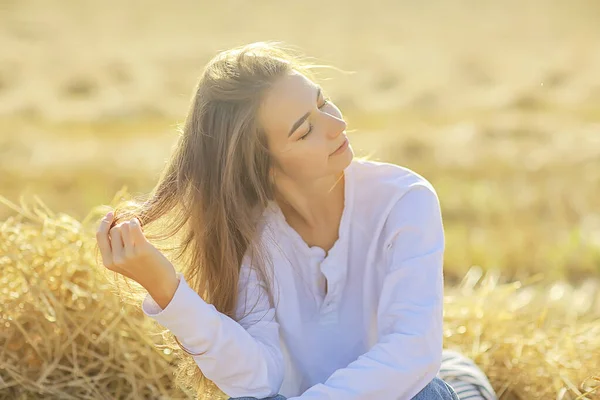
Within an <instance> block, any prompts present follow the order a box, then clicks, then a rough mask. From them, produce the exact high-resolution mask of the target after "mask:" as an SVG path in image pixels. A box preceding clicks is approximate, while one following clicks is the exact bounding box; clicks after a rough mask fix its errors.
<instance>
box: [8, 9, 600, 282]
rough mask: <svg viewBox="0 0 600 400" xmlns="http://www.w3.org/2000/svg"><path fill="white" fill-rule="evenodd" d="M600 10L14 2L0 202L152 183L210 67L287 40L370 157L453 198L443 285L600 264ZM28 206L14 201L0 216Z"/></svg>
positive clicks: (77, 201) (593, 269)
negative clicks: (310, 65) (321, 71)
mask: <svg viewBox="0 0 600 400" xmlns="http://www.w3.org/2000/svg"><path fill="white" fill-rule="evenodd" d="M599 18H600V2H598V1H593V0H573V1H569V2H565V1H558V0H528V1H525V2H522V1H515V0H505V1H502V2H493V1H484V0H479V1H475V0H473V1H463V0H456V1H452V2H448V1H436V0H431V1H427V2H424V1H419V2H417V1H398V0H395V1H377V2H373V1H348V0H346V1H326V2H323V1H319V2H317V1H312V0H305V1H302V2H280V1H241V0H240V1H230V0H226V1H219V2H217V1H214V2H208V1H199V0H196V1H191V0H189V1H184V0H172V1H169V2H166V1H156V0H152V1H151V0H146V1H127V2H122V1H114V0H104V1H90V0H79V1H76V2H75V1H58V0H44V1H41V0H39V1H33V0H18V1H17V0H0V195H2V196H4V197H6V198H7V199H9V200H10V201H12V202H15V203H17V202H18V201H19V198H20V196H29V197H31V196H32V195H37V196H39V197H40V198H41V199H42V200H43V202H44V203H46V204H47V205H48V206H49V207H50V209H52V210H54V211H57V212H64V213H68V214H70V215H73V216H75V217H76V218H79V219H81V218H83V217H84V216H85V215H86V214H87V213H88V212H89V210H90V209H91V208H92V207H94V206H97V205H100V204H108V203H109V202H110V201H111V199H112V198H113V196H114V195H115V193H116V192H117V191H118V190H119V189H120V188H122V187H123V186H127V188H128V189H129V191H130V192H132V193H134V194H140V193H147V192H149V191H150V190H151V189H152V187H153V186H154V184H155V183H156V181H157V179H158V175H159V173H160V171H161V168H162V167H163V165H164V162H165V161H166V159H167V157H168V155H169V153H170V151H171V146H172V145H173V144H174V143H175V141H176V137H177V132H176V127H177V125H178V124H180V123H181V122H182V121H183V119H184V117H185V114H186V112H187V108H188V104H189V101H190V97H191V95H192V93H193V88H194V85H195V83H196V81H197V79H198V77H199V75H200V73H201V71H202V69H203V67H204V65H205V63H206V62H207V61H208V60H209V59H210V58H211V57H212V56H214V55H215V54H216V53H217V52H218V51H220V50H224V49H228V48H230V47H233V46H239V45H242V44H246V43H249V42H253V41H260V40H280V41H283V42H286V43H288V44H290V45H293V46H297V47H298V48H300V49H301V50H302V51H303V52H304V53H305V54H306V55H307V56H309V57H311V58H313V59H314V61H315V62H318V63H321V64H328V65H333V66H336V67H339V68H341V69H343V70H345V71H352V72H353V73H352V74H342V73H336V72H334V71H327V72H326V77H325V79H323V81H321V82H320V83H321V85H322V86H323V87H324V88H325V90H326V92H327V93H326V94H327V95H328V96H330V97H331V98H332V99H333V101H334V102H336V103H337V105H338V106H339V107H340V108H341V110H342V112H343V113H344V114H345V117H346V118H347V121H348V124H349V127H348V129H349V137H350V140H351V143H352V146H353V148H354V151H355V153H356V155H358V156H361V155H366V154H371V155H372V157H371V158H372V159H374V160H378V161H385V162H392V163H396V164H399V165H403V166H406V167H408V168H411V169H413V170H415V171H416V172H418V173H420V174H421V175H424V176H425V177H426V178H427V179H428V180H430V181H431V182H432V183H433V184H434V186H435V187H436V189H437V190H438V194H439V195H440V200H441V204H442V209H443V214H444V221H445V229H446V234H447V252H446V266H445V270H446V279H447V281H448V282H449V283H451V284H452V283H453V282H456V281H458V280H460V279H461V277H462V276H463V275H464V274H465V272H466V271H467V270H468V269H469V268H470V267H471V266H473V265H478V266H481V267H482V268H483V269H484V270H488V269H491V268H498V269H501V271H502V274H503V275H504V276H505V277H506V279H508V280H513V279H526V278H527V277H530V276H532V275H535V274H537V273H540V274H542V276H543V277H544V279H549V280H555V279H566V280H568V281H570V282H573V283H579V282H580V281H582V280H587V279H591V278H594V277H598V276H599V274H600V250H599V249H600V24H599V23H598V20H599ZM13 213H14V211H13V210H11V209H10V208H9V207H5V206H4V205H2V204H0V218H1V219H2V220H4V219H5V218H7V217H8V216H9V215H12V214H13Z"/></svg>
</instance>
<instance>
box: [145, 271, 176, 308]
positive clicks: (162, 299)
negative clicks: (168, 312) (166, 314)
mask: <svg viewBox="0 0 600 400" xmlns="http://www.w3.org/2000/svg"><path fill="white" fill-rule="evenodd" d="M178 287H179V278H178V277H177V275H175V274H174V275H173V276H171V277H169V278H168V279H163V280H161V283H160V285H158V286H157V287H153V288H150V289H148V288H147V289H146V290H147V291H148V293H150V296H151V297H152V298H153V299H154V301H155V302H156V304H158V305H159V306H160V308H161V309H163V310H164V309H165V308H167V306H168V305H169V303H170V302H171V300H173V296H175V292H176V291H177V288H178Z"/></svg>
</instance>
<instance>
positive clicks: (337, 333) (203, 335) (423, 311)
mask: <svg viewBox="0 0 600 400" xmlns="http://www.w3.org/2000/svg"><path fill="white" fill-rule="evenodd" d="M344 179H345V189H344V190H345V201H344V210H343V213H342V219H341V222H340V227H339V238H338V240H337V241H336V242H335V244H334V246H333V247H332V248H331V249H330V250H329V252H327V253H326V252H325V251H324V250H323V249H321V248H319V247H316V246H313V247H309V246H308V245H307V244H306V243H305V242H304V240H303V239H302V237H301V236H300V235H299V234H298V233H297V232H296V231H295V230H293V229H292V228H291V227H290V226H289V225H288V224H287V222H286V220H285V217H284V216H283V214H282V213H281V210H280V209H279V207H278V206H277V204H276V203H275V202H272V203H271V204H270V205H269V207H268V208H267V209H266V210H265V212H264V214H263V216H264V219H263V225H262V226H263V228H262V230H261V232H262V233H261V238H262V239H261V240H264V241H265V243H266V244H267V246H268V249H269V254H270V256H271V257H272V259H273V265H274V271H273V273H274V277H275V280H274V281H273V282H272V288H273V293H274V296H275V306H274V307H273V308H270V307H269V305H268V300H267V298H266V296H265V293H264V291H263V289H259V286H258V285H257V279H256V274H255V272H254V271H253V270H251V269H250V266H249V265H248V263H246V262H243V263H242V266H241V274H240V285H239V286H240V289H239V290H240V293H241V294H242V295H241V296H240V302H239V304H238V312H241V311H244V308H243V304H244V302H245V300H247V299H248V302H247V304H249V307H252V306H253V305H254V304H256V302H258V303H257V305H256V306H254V308H253V311H252V313H250V314H249V315H248V316H247V317H245V318H244V319H242V320H240V321H239V323H238V322H235V321H234V320H233V319H231V318H229V317H227V316H225V315H224V314H222V313H219V312H218V311H217V310H216V309H215V308H214V306H212V305H211V304H207V303H206V302H205V301H204V300H203V299H202V298H201V297H200V296H199V295H198V294H197V293H196V292H195V291H194V290H192V289H191V288H190V287H189V286H188V285H187V282H186V280H185V279H184V277H183V275H182V274H181V273H178V276H179V279H180V283H179V287H178V288H177V291H176V292H175V295H174V297H173V299H172V300H171V302H170V303H169V304H168V305H167V306H166V308H165V309H164V310H161V308H160V307H159V306H158V305H157V304H156V302H154V300H153V299H152V297H150V295H147V296H146V298H145V299H144V301H143V303H142V309H143V311H144V313H145V314H146V315H148V316H149V317H152V318H154V319H155V320H156V321H158V322H159V323H160V324H161V325H162V326H164V327H165V328H167V329H169V330H170V331H171V332H172V333H173V334H174V335H175V336H176V337H177V338H178V339H179V340H180V342H181V344H182V345H183V346H184V347H186V348H187V349H188V350H190V351H192V352H194V353H199V352H205V353H204V354H203V355H199V356H194V360H195V361H196V363H197V364H198V366H199V367H200V369H201V370H202V372H203V373H204V374H205V375H206V376H207V377H208V378H209V379H210V380H212V381H213V382H215V384H216V385H217V386H218V387H219V388H220V389H221V390H222V391H223V392H224V393H225V394H227V395H228V396H230V397H241V396H252V397H256V398H259V399H260V398H264V397H268V396H273V395H275V394H278V393H279V394H282V395H284V396H285V397H287V398H288V399H289V400H291V399H303V400H372V399H381V400H388V399H389V400H404V399H406V400H408V399H411V398H412V397H414V396H415V395H416V394H417V393H419V392H420V391H421V390H422V389H423V388H424V387H425V386H426V385H427V383H429V382H430V381H431V380H432V379H433V378H434V377H435V376H436V374H437V373H438V371H439V368H440V365H441V357H442V341H443V332H442V321H443V291H444V284H443V283H444V279H443V271H442V265H443V253H444V246H445V241H444V230H443V225H442V218H441V212H440V205H439V200H438V197H437V194H436V192H435V190H434V188H433V187H432V186H431V184H430V183H429V182H428V181H427V180H426V179H425V178H423V177H422V176H420V175H418V174H417V173H415V172H413V171H411V170H409V169H407V168H404V167H400V166H397V165H394V164H388V163H382V162H376V161H368V160H359V159H354V160H353V161H352V162H351V164H350V165H349V166H348V167H347V168H346V169H345V178H344ZM325 283H327V293H325ZM237 315H243V314H237ZM256 321H260V322H258V323H256V324H252V323H253V322H256Z"/></svg>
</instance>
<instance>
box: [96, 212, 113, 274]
mask: <svg viewBox="0 0 600 400" xmlns="http://www.w3.org/2000/svg"><path fill="white" fill-rule="evenodd" d="M113 218H114V214H113V213H112V212H109V213H108V214H106V216H105V217H104V218H102V221H100V226H99V227H98V231H97V232H96V240H97V242H98V248H99V249H100V253H101V254H102V263H103V264H104V266H109V265H111V264H112V263H113V258H112V250H111V247H110V242H109V240H108V229H109V227H110V224H111V223H112V220H113Z"/></svg>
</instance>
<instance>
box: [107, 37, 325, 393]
mask: <svg viewBox="0 0 600 400" xmlns="http://www.w3.org/2000/svg"><path fill="white" fill-rule="evenodd" d="M305 59H306V58H305V57H301V56H300V55H298V54H296V52H295V51H294V50H292V48H291V47H289V46H284V45H282V44H281V42H256V43H251V44H248V45H245V46H240V47H236V48H233V49H230V50H226V51H222V52H220V53H218V54H217V55H216V56H215V57H214V58H213V59H211V60H210V61H209V63H208V64H207V65H206V67H205V69H204V71H203V73H202V75H201V77H200V79H199V82H198V84H197V86H196V88H195V93H194V95H193V97H192V100H191V105H190V108H189V111H188V114H187V117H186V119H185V123H184V125H183V129H181V131H180V136H179V139H178V142H177V144H176V146H175V148H174V151H173V152H172V155H171V157H170V160H169V161H168V162H167V164H166V166H165V168H164V171H163V173H162V174H161V176H160V179H159V182H158V183H157V185H156V187H155V188H154V189H153V191H152V192H151V194H150V195H149V196H148V198H147V200H144V201H142V200H140V199H138V200H135V201H127V202H122V203H121V204H119V205H118V206H117V207H115V219H114V221H113V224H112V226H114V225H116V224H118V223H119V222H121V221H124V220H128V219H131V218H133V217H134V216H136V217H138V218H139V220H140V222H141V224H142V226H143V228H144V233H145V234H146V237H147V238H148V240H150V241H151V242H152V241H153V240H166V239H172V238H174V237H176V236H178V235H181V236H180V240H179V241H178V242H177V245H176V247H175V249H176V250H177V252H176V254H175V255H174V257H173V259H172V261H173V263H174V264H175V265H178V264H177V263H178V262H179V264H180V268H178V269H179V270H180V271H181V272H182V273H183V274H184V276H185V278H186V280H187V282H188V283H189V285H190V287H192V288H193V289H194V290H196V291H197V292H198V294H200V295H201V297H202V298H203V299H204V300H205V301H206V302H208V303H210V304H212V305H214V307H215V308H216V309H217V310H218V311H220V312H221V313H223V314H225V315H227V316H229V317H231V318H232V319H235V320H239V319H240V318H241V316H238V315H235V309H236V303H237V301H238V299H237V297H238V296H237V294H238V287H237V285H238V278H239V273H240V265H241V262H242V258H243V257H244V254H245V253H246V252H249V253H250V254H252V267H253V269H255V270H256V272H257V275H258V276H259V278H260V280H261V282H263V286H264V288H265V289H266V292H267V295H268V297H269V302H270V304H271V305H272V304H273V294H272V293H271V290H270V289H269V288H270V285H269V284H268V281H267V279H268V274H267V265H268V263H269V259H268V257H267V254H266V251H265V249H264V248H263V246H262V244H261V243H260V241H259V240H255V239H257V218H258V217H259V216H260V215H261V214H262V211H263V210H264V208H265V207H266V206H267V205H268V201H270V200H274V191H275V187H274V184H273V182H272V180H271V179H270V171H271V167H272V165H273V159H272V157H271V155H270V153H269V148H268V142H267V137H266V134H265V132H264V130H263V129H262V127H261V126H260V125H259V123H258V121H257V116H258V110H259V107H260V105H261V103H262V100H263V98H264V96H265V93H266V92H267V91H268V90H269V88H270V87H272V85H273V84H274V82H275V81H276V80H277V79H278V78H280V77H283V76H284V75H286V74H289V73H290V72H292V71H298V72H301V73H303V74H305V75H306V76H308V77H311V78H312V77H313V74H311V71H312V69H314V68H319V67H324V68H333V67H330V66H326V65H314V64H309V63H307V62H305V61H304V60H305ZM334 69H336V68H334ZM163 217H164V218H166V219H167V220H168V222H165V223H163V224H160V225H159V224H156V223H155V222H157V221H158V220H159V219H162V218H163ZM153 223H155V224H154V225H155V226H160V228H159V229H157V230H158V232H159V233H157V234H154V235H153V234H151V233H150V231H149V229H148V228H149V227H148V226H149V225H150V224H153ZM138 304H139V303H138ZM168 338H169V336H165V339H168ZM171 343H172V341H171ZM175 375H176V381H177V384H178V385H179V386H183V387H184V388H191V389H192V390H194V391H195V392H196V393H197V395H198V396H203V395H206V393H207V391H210V390H212V389H211V385H212V382H210V381H209V380H208V379H207V378H205V377H204V375H203V374H202V371H201V370H200V369H199V368H198V366H197V365H196V363H195V362H194V360H193V359H192V358H191V357H189V356H186V355H185V354H182V358H181V359H180V362H179V363H178V368H177V370H176V372H175Z"/></svg>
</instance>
